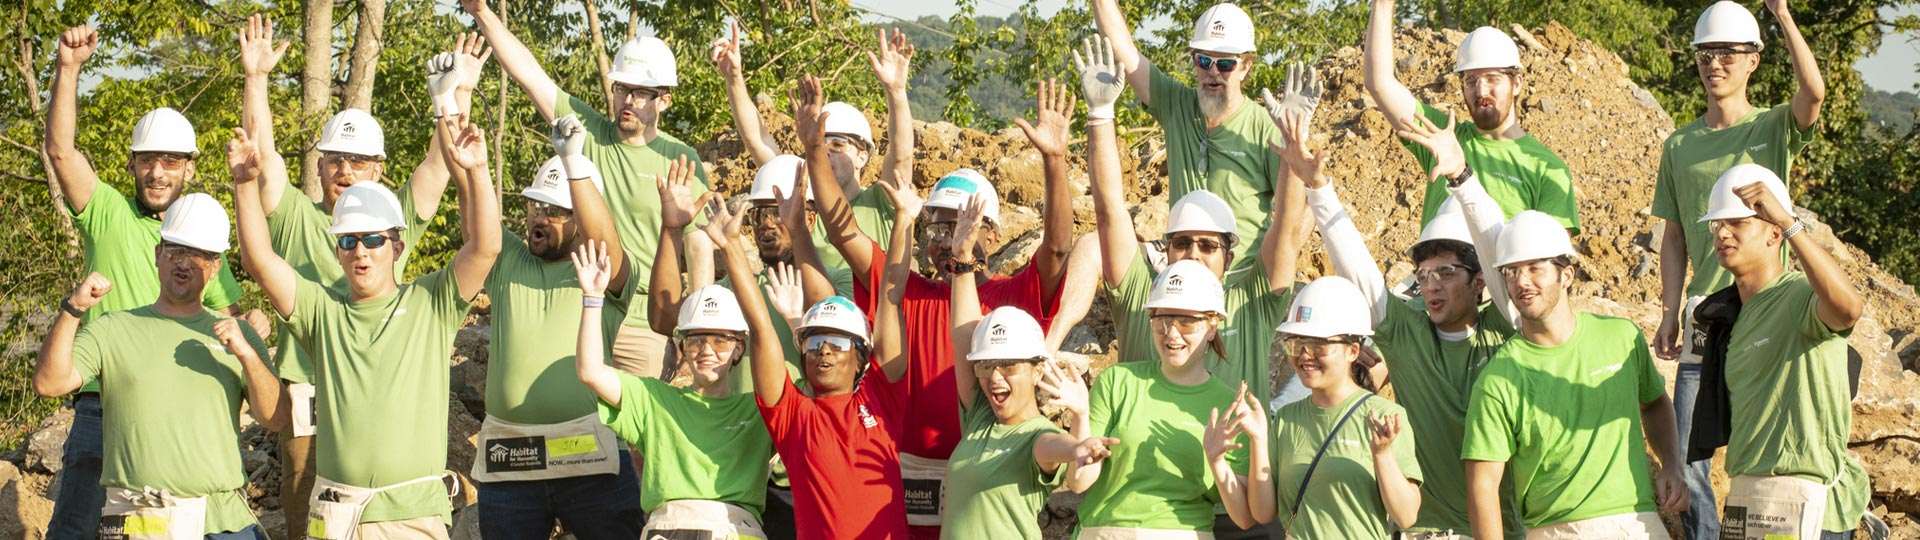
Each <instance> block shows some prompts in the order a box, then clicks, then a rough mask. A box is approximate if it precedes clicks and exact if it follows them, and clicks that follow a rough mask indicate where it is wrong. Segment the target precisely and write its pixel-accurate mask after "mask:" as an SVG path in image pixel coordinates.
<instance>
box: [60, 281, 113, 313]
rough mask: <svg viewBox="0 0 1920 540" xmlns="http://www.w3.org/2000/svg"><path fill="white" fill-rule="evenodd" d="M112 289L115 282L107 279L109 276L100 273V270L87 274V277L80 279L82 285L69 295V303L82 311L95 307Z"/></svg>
mask: <svg viewBox="0 0 1920 540" xmlns="http://www.w3.org/2000/svg"><path fill="white" fill-rule="evenodd" d="M111 290H113V282H111V281H107V276H103V275H100V273H99V272H93V273H90V274H87V277H86V279H82V280H80V285H79V286H78V287H74V288H73V294H70V295H67V305H70V306H73V309H77V310H80V311H86V310H89V309H93V306H94V305H96V304H99V303H100V299H102V298H106V297H107V291H111Z"/></svg>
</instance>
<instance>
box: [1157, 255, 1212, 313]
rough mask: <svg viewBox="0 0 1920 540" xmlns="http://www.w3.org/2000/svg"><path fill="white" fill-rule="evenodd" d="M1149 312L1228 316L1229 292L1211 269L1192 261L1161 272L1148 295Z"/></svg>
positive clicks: (1185, 261)
mask: <svg viewBox="0 0 1920 540" xmlns="http://www.w3.org/2000/svg"><path fill="white" fill-rule="evenodd" d="M1141 307H1142V308H1145V309H1184V310H1187V311H1198V312H1202V313H1213V314H1217V315H1226V314H1227V292H1226V290H1225V289H1224V288H1222V287H1221V286H1220V278H1219V277H1218V276H1215V275H1213V270H1212V269H1210V268H1207V265H1204V264H1200V262H1199V261H1195V260H1192V259H1188V260H1183V261H1178V262H1175V263H1173V264H1171V265H1168V266H1167V269H1166V270H1161V271H1160V275H1159V276H1158V277H1156V278H1154V280H1153V290H1152V291H1151V292H1148V293H1147V303H1146V305H1144V306H1141Z"/></svg>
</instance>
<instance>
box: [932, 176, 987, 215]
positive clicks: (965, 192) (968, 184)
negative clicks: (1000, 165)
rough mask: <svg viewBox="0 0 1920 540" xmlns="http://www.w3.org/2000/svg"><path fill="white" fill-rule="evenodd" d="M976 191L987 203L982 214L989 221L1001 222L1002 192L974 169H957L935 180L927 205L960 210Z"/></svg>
mask: <svg viewBox="0 0 1920 540" xmlns="http://www.w3.org/2000/svg"><path fill="white" fill-rule="evenodd" d="M975 193H979V194H981V197H982V198H983V199H985V202H986V205H987V207H986V208H984V209H981V211H980V213H981V215H984V216H986V218H987V221H991V222H994V223H999V222H1000V193H999V192H998V191H994V189H993V183H992V182H988V181H987V177H986V175H983V174H980V171H976V170H973V169H964V168H963V169H957V170H954V171H953V172H950V173H947V175H946V176H943V177H941V178H940V181H938V182H934V183H933V193H931V194H929V195H927V202H926V206H927V207H928V208H951V209H953V210H955V211H958V210H960V205H961V204H964V203H966V202H967V200H968V199H971V198H973V194H975Z"/></svg>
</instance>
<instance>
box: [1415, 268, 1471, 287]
mask: <svg viewBox="0 0 1920 540" xmlns="http://www.w3.org/2000/svg"><path fill="white" fill-rule="evenodd" d="M1472 271H1473V270H1472V269H1470V268H1467V267H1465V266H1461V265H1457V264H1449V265H1444V266H1435V267H1433V268H1428V269H1425V270H1414V271H1413V281H1414V283H1419V284H1420V286H1421V287H1427V286H1430V285H1433V284H1435V283H1439V282H1442V281H1453V278H1454V277H1455V276H1460V275H1462V274H1467V273H1471V272H1472Z"/></svg>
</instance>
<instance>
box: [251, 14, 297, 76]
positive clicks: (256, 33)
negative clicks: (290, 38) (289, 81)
mask: <svg viewBox="0 0 1920 540" xmlns="http://www.w3.org/2000/svg"><path fill="white" fill-rule="evenodd" d="M288 45H292V44H291V43H288V42H285V41H282V42H280V43H278V44H275V43H274V42H273V21H271V20H268V19H267V17H266V16H265V15H260V14H257V13H256V14H254V15H253V16H251V17H247V28H246V29H245V30H242V31H241V32H240V71H241V73H244V74H246V75H249V76H258V75H266V74H268V73H272V72H273V66H275V65H277V64H279V63H280V57H282V56H285V55H286V53H287V46H288Z"/></svg>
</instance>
